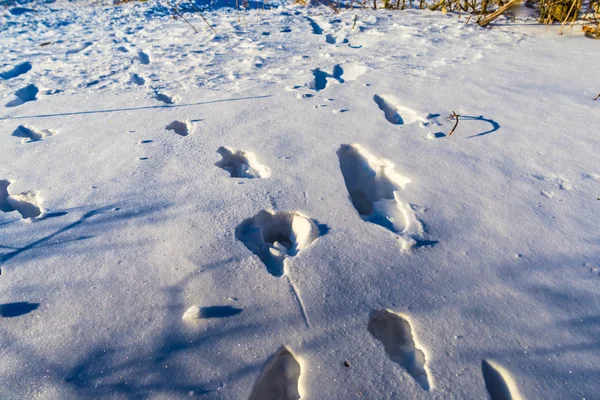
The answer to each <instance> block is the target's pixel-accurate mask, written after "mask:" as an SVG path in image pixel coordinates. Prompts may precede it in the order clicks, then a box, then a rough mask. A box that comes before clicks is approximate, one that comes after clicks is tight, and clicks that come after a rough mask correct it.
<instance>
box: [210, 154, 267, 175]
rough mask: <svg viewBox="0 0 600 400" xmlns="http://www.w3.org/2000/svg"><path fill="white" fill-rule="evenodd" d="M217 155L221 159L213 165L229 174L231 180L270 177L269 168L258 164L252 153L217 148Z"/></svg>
mask: <svg viewBox="0 0 600 400" xmlns="http://www.w3.org/2000/svg"><path fill="white" fill-rule="evenodd" d="M217 153H219V154H220V155H221V157H223V159H222V160H221V161H218V162H216V163H215V165H216V166H217V167H219V168H222V169H224V170H225V171H227V172H229V174H230V175H231V177H232V178H248V179H252V178H268V177H269V176H270V175H271V173H270V171H269V168H267V167H266V166H264V165H262V164H261V163H259V162H258V160H257V159H256V156H255V155H254V154H252V153H246V152H245V151H243V150H232V149H229V148H227V147H219V149H218V150H217Z"/></svg>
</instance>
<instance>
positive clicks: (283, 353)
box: [248, 346, 302, 400]
mask: <svg viewBox="0 0 600 400" xmlns="http://www.w3.org/2000/svg"><path fill="white" fill-rule="evenodd" d="M301 372H302V371H301V367H300V363H299V362H298V361H297V360H296V357H294V355H293V354H292V352H291V351H290V350H288V349H287V348H286V347H285V346H283V347H281V348H280V349H279V350H277V352H276V353H275V354H274V355H273V356H271V357H270V358H269V360H267V362H266V363H265V365H264V366H263V370H262V372H261V373H260V376H259V377H258V379H257V380H256V383H255V384H254V387H253V388H252V392H251V393H250V397H249V398H248V400H298V399H299V398H300V392H299V388H298V381H299V380H300V374H301Z"/></svg>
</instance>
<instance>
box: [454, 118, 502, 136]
mask: <svg viewBox="0 0 600 400" xmlns="http://www.w3.org/2000/svg"><path fill="white" fill-rule="evenodd" d="M459 119H460V120H461V121H483V122H487V123H489V124H490V125H491V126H492V129H490V130H487V131H484V132H481V133H478V134H476V135H471V136H467V139H471V138H475V137H479V136H485V135H487V134H490V133H493V132H496V131H497V130H498V129H500V124H499V123H497V122H496V121H494V120H493V119H489V118H484V117H483V115H480V116H478V117H474V116H471V115H461V116H460V117H459Z"/></svg>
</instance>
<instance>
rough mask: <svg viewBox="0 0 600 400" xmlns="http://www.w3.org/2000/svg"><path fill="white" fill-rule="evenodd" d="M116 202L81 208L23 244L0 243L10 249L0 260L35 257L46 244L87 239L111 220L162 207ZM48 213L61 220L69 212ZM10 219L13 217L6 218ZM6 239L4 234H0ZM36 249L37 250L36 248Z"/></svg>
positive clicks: (115, 220) (1, 261)
mask: <svg viewBox="0 0 600 400" xmlns="http://www.w3.org/2000/svg"><path fill="white" fill-rule="evenodd" d="M119 205H121V206H123V207H124V205H122V204H110V205H104V206H100V207H96V208H94V209H92V210H90V211H87V212H85V213H84V214H83V215H82V216H81V217H79V218H78V219H77V220H75V221H74V222H71V223H68V224H66V225H64V226H63V227H61V228H58V229H56V230H54V231H53V232H51V233H49V234H46V235H44V236H42V237H40V238H39V239H34V240H32V241H30V242H28V243H27V244H25V245H24V246H19V247H14V246H10V245H9V243H6V244H5V243H0V248H8V249H11V251H9V252H7V253H4V254H0V264H4V263H8V262H9V261H11V260H12V259H13V258H15V257H17V256H19V259H20V260H23V259H30V258H36V257H38V256H43V255H49V254H51V252H48V251H47V250H43V249H41V248H44V247H48V246H63V245H65V244H69V243H72V242H80V241H84V240H88V239H91V238H93V237H95V236H99V235H102V234H103V233H105V232H106V231H107V230H108V228H109V226H111V225H112V224H113V223H114V222H117V221H120V220H126V219H130V218H140V217H143V216H145V215H148V214H152V213H155V212H157V211H162V210H164V208H165V205H163V204H160V203H158V204H154V205H152V206H149V207H147V208H145V209H142V210H138V209H127V210H125V209H122V208H121V207H119ZM81 208H87V209H89V207H76V208H73V209H69V211H73V210H77V209H81ZM49 215H50V217H52V218H56V221H61V217H63V216H66V215H70V214H69V213H68V211H67V210H60V211H55V212H52V213H49ZM9 222H13V221H9ZM2 238H3V239H4V240H6V236H2ZM36 250H39V251H36Z"/></svg>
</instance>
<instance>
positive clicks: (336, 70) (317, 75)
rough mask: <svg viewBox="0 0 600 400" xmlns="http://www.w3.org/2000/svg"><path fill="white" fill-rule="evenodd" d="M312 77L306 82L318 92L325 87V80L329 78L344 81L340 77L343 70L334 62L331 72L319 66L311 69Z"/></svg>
mask: <svg viewBox="0 0 600 400" xmlns="http://www.w3.org/2000/svg"><path fill="white" fill-rule="evenodd" d="M312 73H313V76H314V79H313V80H312V81H311V82H310V83H309V84H308V86H309V87H310V88H311V89H313V90H315V91H317V92H319V91H321V90H323V89H325V88H326V87H327V80H328V79H329V78H333V79H335V80H336V81H338V82H339V83H344V79H342V75H343V74H344V70H343V69H342V67H341V66H340V65H339V64H336V65H335V66H334V67H333V73H331V74H329V73H327V72H325V71H321V69H320V68H316V69H314V70H313V71H312Z"/></svg>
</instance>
